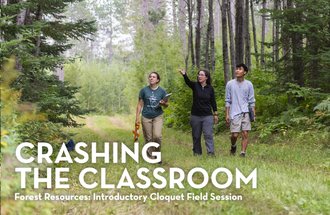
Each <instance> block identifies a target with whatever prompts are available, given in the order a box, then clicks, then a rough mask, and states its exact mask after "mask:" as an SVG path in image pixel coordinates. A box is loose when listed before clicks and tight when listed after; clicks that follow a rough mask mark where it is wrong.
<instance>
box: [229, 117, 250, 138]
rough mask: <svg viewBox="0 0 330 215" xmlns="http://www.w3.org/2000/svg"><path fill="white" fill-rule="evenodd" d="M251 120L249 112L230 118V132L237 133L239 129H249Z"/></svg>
mask: <svg viewBox="0 0 330 215" xmlns="http://www.w3.org/2000/svg"><path fill="white" fill-rule="evenodd" d="M250 130H251V121H250V116H249V113H243V114H240V115H238V116H235V118H234V119H232V120H230V132H231V133H238V132H241V131H250Z"/></svg>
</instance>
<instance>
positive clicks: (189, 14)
mask: <svg viewBox="0 0 330 215" xmlns="http://www.w3.org/2000/svg"><path fill="white" fill-rule="evenodd" d="M187 8H188V25H189V35H188V40H189V42H188V49H189V50H190V54H191V64H192V66H195V54H194V42H193V26H192V14H193V8H192V0H188V1H187ZM186 65H187V64H186Z"/></svg>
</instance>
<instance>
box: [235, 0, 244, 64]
mask: <svg viewBox="0 0 330 215" xmlns="http://www.w3.org/2000/svg"><path fill="white" fill-rule="evenodd" d="M243 3H244V2H243V1H242V0H236V31H235V32H236V35H235V48H236V50H235V54H236V63H243V61H244V37H243V36H244V35H243V33H244V32H243V17H244V16H243V15H244V11H243Z"/></svg>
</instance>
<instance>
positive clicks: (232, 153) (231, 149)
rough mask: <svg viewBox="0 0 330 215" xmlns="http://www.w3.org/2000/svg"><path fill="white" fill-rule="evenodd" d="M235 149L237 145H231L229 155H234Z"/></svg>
mask: <svg viewBox="0 0 330 215" xmlns="http://www.w3.org/2000/svg"><path fill="white" fill-rule="evenodd" d="M236 149H237V146H236V145H231V148H230V154H231V155H235V153H236Z"/></svg>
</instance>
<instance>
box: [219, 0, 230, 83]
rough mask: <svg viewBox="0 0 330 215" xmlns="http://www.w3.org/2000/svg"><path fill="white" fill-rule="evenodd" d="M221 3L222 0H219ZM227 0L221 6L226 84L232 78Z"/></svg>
mask: <svg viewBox="0 0 330 215" xmlns="http://www.w3.org/2000/svg"><path fill="white" fill-rule="evenodd" d="M218 2H219V4H220V0H218ZM227 7H228V4H227V0H222V7H221V21H222V22H221V23H222V59H223V69H224V78H225V84H226V83H227V82H228V81H229V80H230V79H231V75H230V71H229V59H228V37H227V32H228V30H227Z"/></svg>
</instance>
